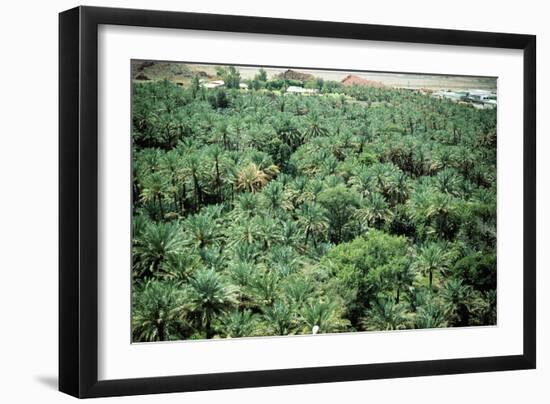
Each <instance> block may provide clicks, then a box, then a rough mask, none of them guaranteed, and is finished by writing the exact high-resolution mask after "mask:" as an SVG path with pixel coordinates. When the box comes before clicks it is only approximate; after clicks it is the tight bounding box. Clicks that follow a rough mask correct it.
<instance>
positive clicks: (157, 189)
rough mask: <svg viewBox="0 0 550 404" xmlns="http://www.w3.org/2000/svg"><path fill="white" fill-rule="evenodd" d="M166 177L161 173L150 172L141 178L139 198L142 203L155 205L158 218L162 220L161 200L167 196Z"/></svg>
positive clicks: (162, 207)
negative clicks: (157, 210)
mask: <svg viewBox="0 0 550 404" xmlns="http://www.w3.org/2000/svg"><path fill="white" fill-rule="evenodd" d="M168 191H169V190H168V183H167V181H166V176H165V175H163V174H162V173H161V172H152V173H150V174H149V175H147V176H145V177H144V178H143V183H142V190H141V195H140V198H141V200H142V201H143V202H152V203H153V204H157V206H158V209H159V212H160V218H161V219H162V218H164V205H163V202H162V201H163V200H164V198H165V197H166V195H167V194H168Z"/></svg>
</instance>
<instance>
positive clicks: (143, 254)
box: [134, 222, 184, 276]
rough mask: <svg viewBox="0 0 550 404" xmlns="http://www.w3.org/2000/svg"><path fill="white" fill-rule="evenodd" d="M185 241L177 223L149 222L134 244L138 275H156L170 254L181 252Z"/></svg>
mask: <svg viewBox="0 0 550 404" xmlns="http://www.w3.org/2000/svg"><path fill="white" fill-rule="evenodd" d="M183 241H184V239H183V233H182V232H181V229H180V227H179V225H178V224H177V223H173V222H172V223H163V222H160V223H149V224H148V225H147V226H146V227H145V229H144V231H143V233H142V234H141V235H140V237H139V239H137V240H136V242H135V245H134V257H135V258H137V259H138V262H139V265H137V269H138V273H137V275H138V276H152V275H155V274H156V273H157V272H158V271H159V269H160V268H161V264H162V263H163V262H165V261H166V260H167V259H168V257H169V256H171V255H177V254H179V253H180V252H181V248H182V246H183Z"/></svg>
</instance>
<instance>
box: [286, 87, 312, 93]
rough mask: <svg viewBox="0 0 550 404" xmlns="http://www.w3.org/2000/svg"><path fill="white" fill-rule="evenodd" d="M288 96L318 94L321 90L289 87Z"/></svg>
mask: <svg viewBox="0 0 550 404" xmlns="http://www.w3.org/2000/svg"><path fill="white" fill-rule="evenodd" d="M286 92H287V93H288V94H317V93H318V92H319V90H317V89H316V88H303V87H298V86H288V88H287V89H286Z"/></svg>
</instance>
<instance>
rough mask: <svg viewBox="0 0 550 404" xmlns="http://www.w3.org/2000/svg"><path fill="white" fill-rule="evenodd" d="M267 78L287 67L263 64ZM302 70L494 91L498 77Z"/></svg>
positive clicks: (247, 73)
mask: <svg viewBox="0 0 550 404" xmlns="http://www.w3.org/2000/svg"><path fill="white" fill-rule="evenodd" d="M187 66H189V67H190V68H191V69H192V70H196V71H198V70H202V71H205V72H206V73H208V74H211V75H215V73H216V65H200V64H196V65H194V64H187ZM236 67H237V69H238V70H239V72H240V73H241V77H242V78H244V79H251V78H253V77H254V76H255V75H256V74H257V73H258V70H259V69H260V68H259V67H245V66H236ZM263 69H264V70H265V71H266V72H267V76H268V78H272V77H273V76H275V75H277V74H279V73H281V72H283V71H285V70H287V69H288V68H287V67H283V68H274V67H264V68H263ZM292 70H296V71H299V72H303V73H309V74H312V75H314V76H316V77H321V78H323V79H325V80H335V81H341V80H342V79H343V78H344V77H346V76H347V75H348V74H353V75H356V76H359V77H362V78H365V79H368V80H374V81H379V82H381V83H383V84H385V85H386V86H388V87H399V88H413V89H420V88H427V89H432V90H459V89H462V90H465V89H483V90H492V91H496V88H497V79H496V78H494V77H472V76H451V75H449V76H447V75H433V74H407V73H398V72H396V73H381V72H368V71H364V72H349V71H335V70H313V69H300V68H292Z"/></svg>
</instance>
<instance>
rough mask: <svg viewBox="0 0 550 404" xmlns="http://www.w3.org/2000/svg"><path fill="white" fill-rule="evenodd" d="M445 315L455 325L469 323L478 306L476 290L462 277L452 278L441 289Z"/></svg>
mask: <svg viewBox="0 0 550 404" xmlns="http://www.w3.org/2000/svg"><path fill="white" fill-rule="evenodd" d="M441 297H442V299H443V304H444V310H445V316H446V318H447V319H448V321H449V323H450V324H451V325H453V326H465V325H469V319H470V317H471V316H472V315H473V314H474V313H473V311H474V310H475V309H476V308H477V306H476V304H475V303H476V299H475V297H474V290H473V289H472V287H471V286H469V285H464V284H463V283H462V280H461V279H455V278H451V279H449V280H448V281H447V283H446V284H445V287H444V288H443V290H442V291H441Z"/></svg>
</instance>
